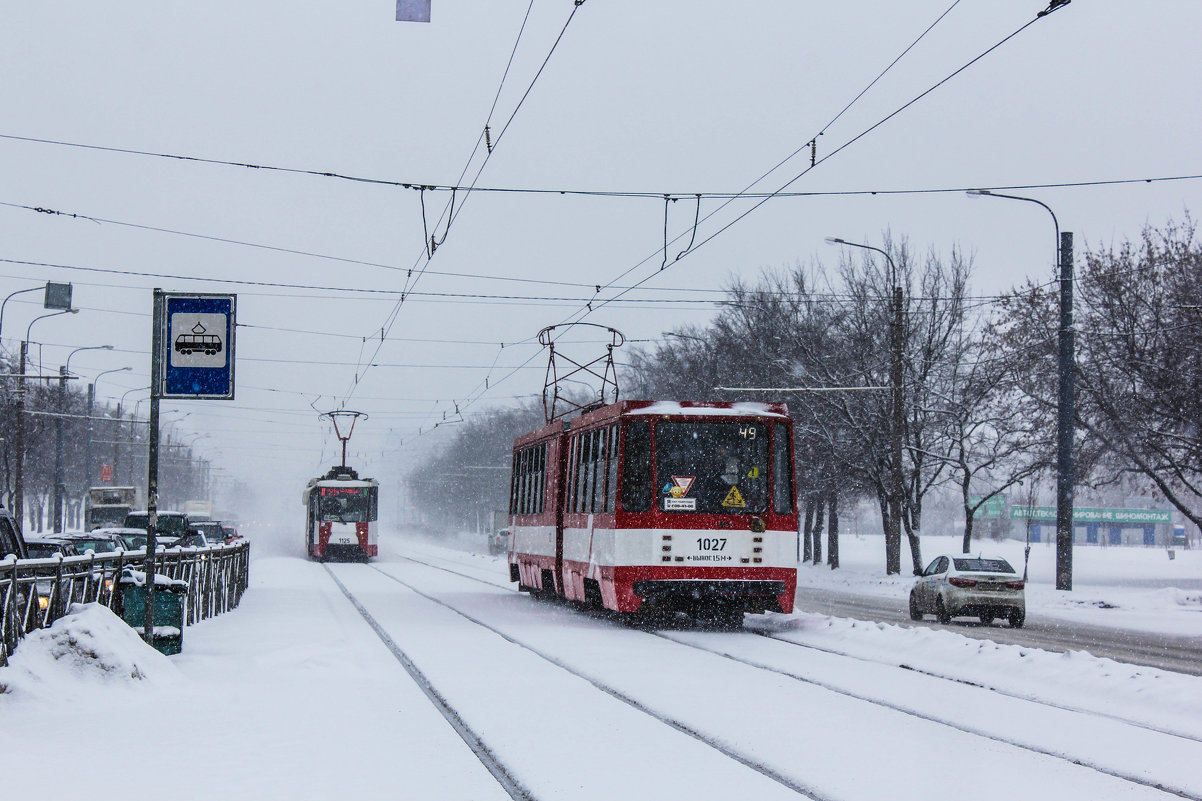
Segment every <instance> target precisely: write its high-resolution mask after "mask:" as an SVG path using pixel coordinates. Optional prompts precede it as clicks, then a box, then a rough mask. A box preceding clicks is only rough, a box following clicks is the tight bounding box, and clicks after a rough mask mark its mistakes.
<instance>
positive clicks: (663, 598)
mask: <svg viewBox="0 0 1202 801" xmlns="http://www.w3.org/2000/svg"><path fill="white" fill-rule="evenodd" d="M631 589H632V590H633V592H634V594H635V595H637V596H640V597H642V599H643V603H644V605H646V606H650V607H652V608H654V609H663V610H678V611H689V610H692V609H695V608H696V607H698V606H701V605H707V604H713V603H715V602H720V603H725V604H730V605H733V606H742V608H743V610H744V611H746V612H753V613H758V612H780V611H781V607H780V596H781V595H784V594H785V592H786V591H787V587H786V584H785V582H783V581H771V580H769V581H750V580H743V579H660V580H650V581H636V582H634V584H633V586H632V588H631Z"/></svg>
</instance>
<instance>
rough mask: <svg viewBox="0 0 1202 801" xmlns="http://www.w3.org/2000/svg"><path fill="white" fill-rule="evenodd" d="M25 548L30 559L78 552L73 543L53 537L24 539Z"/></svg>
mask: <svg viewBox="0 0 1202 801" xmlns="http://www.w3.org/2000/svg"><path fill="white" fill-rule="evenodd" d="M25 550H27V551H28V552H29V558H30V559H52V558H54V557H55V556H63V557H67V556H76V555H77V554H78V553H79V552H78V551H77V550H75V545H74V543H71V542H68V541H67V540H61V539H57V538H54V537H38V538H36V539H30V540H25Z"/></svg>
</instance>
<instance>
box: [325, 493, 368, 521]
mask: <svg viewBox="0 0 1202 801" xmlns="http://www.w3.org/2000/svg"><path fill="white" fill-rule="evenodd" d="M320 498H321V507H320V514H321V520H322V522H324V523H362V522H364V521H366V520H367V519H368V510H369V505H370V504H369V499H368V493H367V488H366V487H322V488H321V492H320Z"/></svg>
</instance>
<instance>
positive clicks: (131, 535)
mask: <svg viewBox="0 0 1202 801" xmlns="http://www.w3.org/2000/svg"><path fill="white" fill-rule="evenodd" d="M108 530H109V531H112V532H115V533H116V534H117V536H118V537H120V538H121V541H122V542H124V543H125V550H127V551H140V550H142V549H143V548H145V547H146V529H144V528H126V527H124V526H116V527H113V528H110V529H108ZM159 542H160V544H162V541H161V540H160V541H159Z"/></svg>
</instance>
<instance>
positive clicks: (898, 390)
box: [885, 262, 906, 575]
mask: <svg viewBox="0 0 1202 801" xmlns="http://www.w3.org/2000/svg"><path fill="white" fill-rule="evenodd" d="M890 265H891V266H892V262H890ZM894 280H896V278H895V279H894ZM889 328H890V335H891V336H890V338H891V340H892V346H893V363H892V365H891V369H890V374H889V384H890V386H891V387H892V390H893V419H892V424H891V425H890V427H889V428H890V431H889V436H890V443H889V449H890V451H891V453H892V457H893V493H892V495H893V512H892V514H891V515H890V516H889V532H888V535H889V540H890V541H889V542H887V543H886V544H885V561H886V564H885V573H886V574H887V575H893V574H895V573H898V574H900V573H901V522H902V521H901V518H902V507H903V505H904V504H903V502H904V500H905V496H906V495H905V493H906V480H905V474H904V472H903V471H902V432H903V431H904V429H905V424H906V411H905V404H904V398H903V387H902V376H903V364H902V288H901V287H900V286H897V285H894V287H893V320H892V324H891V325H890V326H889Z"/></svg>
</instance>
